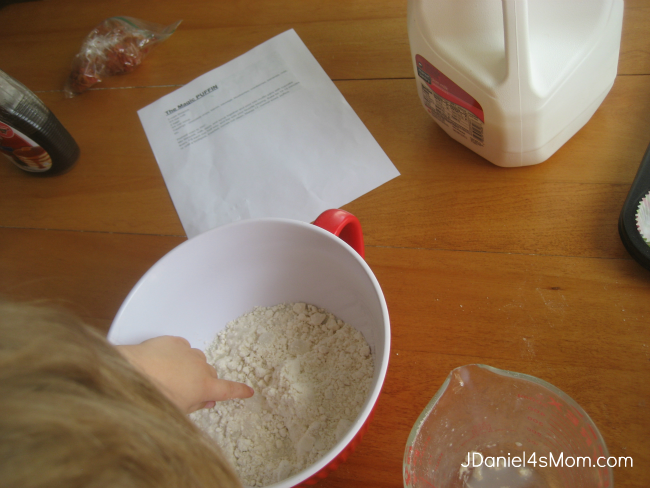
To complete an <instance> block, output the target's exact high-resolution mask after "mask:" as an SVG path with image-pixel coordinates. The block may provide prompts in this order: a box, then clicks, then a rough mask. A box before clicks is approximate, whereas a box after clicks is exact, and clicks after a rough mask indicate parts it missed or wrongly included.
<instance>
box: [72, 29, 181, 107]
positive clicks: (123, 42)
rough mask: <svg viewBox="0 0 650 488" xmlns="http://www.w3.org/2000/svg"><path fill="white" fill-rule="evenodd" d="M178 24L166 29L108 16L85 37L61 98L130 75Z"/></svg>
mask: <svg viewBox="0 0 650 488" xmlns="http://www.w3.org/2000/svg"><path fill="white" fill-rule="evenodd" d="M180 23H181V21H180V20H179V21H177V22H174V23H173V24H170V25H168V26H163V25H159V24H154V23H152V22H146V21H142V20H138V19H134V18H132V17H110V18H108V19H106V20H104V21H103V22H102V23H101V24H99V25H98V26H96V27H95V28H94V29H93V30H92V31H90V34H88V36H86V38H85V39H84V42H83V44H82V45H81V50H80V51H79V53H78V54H77V55H76V56H75V58H74V60H73V62H72V71H71V72H70V76H69V77H68V80H67V81H66V84H65V88H64V91H65V95H66V97H68V98H72V97H74V96H75V95H79V94H81V93H83V92H85V91H86V90H88V88H90V87H91V86H93V85H94V84H95V83H99V82H100V81H102V80H103V79H104V78H106V77H108V76H113V75H119V74H124V73H130V72H131V71H133V70H134V69H135V68H137V67H138V66H140V64H141V63H142V60H143V59H144V57H145V56H146V55H147V54H148V53H149V52H150V51H151V49H152V48H153V47H154V46H156V45H157V44H160V43H161V42H162V41H164V40H165V39H167V38H168V37H169V36H171V35H172V34H173V33H174V31H175V30H176V28H177V27H178V25H179V24H180Z"/></svg>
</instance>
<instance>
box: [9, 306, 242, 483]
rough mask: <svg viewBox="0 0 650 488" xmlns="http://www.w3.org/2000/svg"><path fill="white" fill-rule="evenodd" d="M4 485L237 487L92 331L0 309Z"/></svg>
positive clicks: (32, 309) (49, 312) (206, 446)
mask: <svg viewBox="0 0 650 488" xmlns="http://www.w3.org/2000/svg"><path fill="white" fill-rule="evenodd" d="M0 439H1V442H0V479H1V480H2V485H3V487H7V488H9V487H16V488H18V487H20V488H30V487H48V488H56V487H61V488H63V487H65V488H74V487H109V486H110V487H113V486H115V487H120V488H122V487H124V488H129V487H149V486H150V487H156V488H160V487H188V488H189V487H206V488H207V487H210V488H217V487H222V488H231V487H239V486H241V485H240V483H239V481H238V480H237V477H236V475H235V474H234V472H233V470H232V469H231V468H230V466H228V464H227V463H226V461H225V460H224V458H223V457H222V455H221V453H220V452H219V450H218V448H217V447H216V446H215V445H214V444H213V443H212V442H211V441H210V440H209V439H208V438H207V437H206V436H204V435H203V434H202V433H201V432H200V431H199V430H198V429H197V428H196V427H195V426H194V424H192V422H191V421H190V420H189V419H188V418H187V417H186V416H185V415H184V414H183V413H182V412H181V411H180V410H178V409H177V408H176V407H175V406H174V405H173V404H172V403H171V402H170V401H169V400H167V399H166V398H165V397H164V396H163V394H162V393H160V392H159V391H158V390H157V389H156V388H155V387H154V386H153V385H152V384H151V383H150V382H149V381H148V380H147V379H146V378H145V377H144V376H142V375H141V374H139V373H138V372H137V371H136V370H135V369H134V368H133V367H131V365H130V364H129V363H128V362H127V361H126V360H125V359H124V358H123V357H122V356H121V355H120V354H119V353H118V352H117V351H116V350H115V349H114V348H113V347H112V346H111V345H110V344H108V342H107V341H106V340H105V339H104V338H103V337H102V336H101V335H100V334H99V333H97V332H96V331H94V330H93V329H91V328H89V327H87V326H85V325H84V324H83V323H82V322H81V321H79V320H78V319H76V318H75V317H73V316H71V315H69V314H67V313H65V312H62V311H58V310H55V309H51V308H43V307H37V306H34V305H24V304H22V305H19V304H9V303H0Z"/></svg>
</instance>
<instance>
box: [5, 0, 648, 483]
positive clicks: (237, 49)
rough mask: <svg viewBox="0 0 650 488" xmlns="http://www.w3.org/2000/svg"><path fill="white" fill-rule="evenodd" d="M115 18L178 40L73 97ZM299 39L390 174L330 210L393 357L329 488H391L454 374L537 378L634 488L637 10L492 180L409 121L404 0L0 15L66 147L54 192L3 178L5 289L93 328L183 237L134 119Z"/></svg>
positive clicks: (637, 450)
mask: <svg viewBox="0 0 650 488" xmlns="http://www.w3.org/2000/svg"><path fill="white" fill-rule="evenodd" d="M114 15H129V16H132V17H136V18H140V19H146V20H149V21H153V22H158V23H161V24H169V23H172V22H173V21H175V20H178V19H183V23H182V24H181V26H180V28H179V29H178V30H177V32H176V33H175V34H174V35H173V36H172V37H171V38H170V39H169V40H168V41H166V42H165V43H163V44H162V45H161V46H160V47H158V48H157V50H156V51H154V52H153V53H152V54H151V55H150V56H149V57H148V58H147V59H146V60H145V62H144V64H143V65H142V66H141V67H139V68H138V69H137V70H136V71H135V72H134V73H132V74H129V75H126V76H122V77H113V78H109V79H107V80H106V81H104V82H103V83H101V84H99V85H97V89H95V90H92V91H90V92H88V93H86V94H84V95H82V96H79V97H76V98H74V99H64V97H63V94H62V87H63V83H64V80H65V79H66V77H67V75H68V72H69V66H70V61H71V59H72V57H73V56H74V54H75V53H76V52H77V51H78V49H79V47H80V44H81V41H82V39H83V38H84V37H85V35H86V34H87V33H88V32H89V31H90V30H91V29H92V28H93V27H94V26H95V25H96V24H98V23H99V22H100V21H102V20H103V19H105V18H107V17H111V16H114ZM290 28H294V29H295V30H296V32H297V33H298V35H299V36H300V37H301V38H302V40H303V41H304V42H305V44H306V45H307V47H308V48H309V49H310V50H311V52H312V53H313V54H314V56H315V57H316V59H317V60H318V61H319V63H320V64H321V65H322V67H323V68H324V70H325V71H326V72H327V74H328V75H329V76H330V77H331V78H332V79H333V80H334V82H335V83H336V85H337V87H338V88H339V89H340V91H341V92H342V93H343V95H344V96H345V98H346V99H347V100H348V101H349V103H350V104H351V105H352V107H353V108H354V110H355V111H356V112H357V114H358V115H359V117H360V118H361V119H362V121H363V122H364V123H365V124H366V126H367V127H368V129H369V130H370V132H371V133H372V134H373V135H374V137H375V138H376V139H377V141H378V142H379V144H380V145H381V147H382V148H383V149H384V150H385V152H386V153H387V154H388V156H389V157H390V158H391V160H392V161H393V163H394V164H395V165H396V166H397V168H398V170H399V171H400V172H401V176H399V177H398V178H396V179H394V180H392V181H390V182H389V183H387V184H385V185H383V186H381V187H379V188H377V189H376V190H374V191H372V192H370V193H368V194H366V195H364V196H362V197H361V198H359V199H357V200H355V201H354V202H352V203H350V204H349V205H346V206H345V208H346V209H347V210H349V211H351V212H353V213H354V214H356V215H357V216H358V217H359V219H360V220H361V222H362V225H363V227H364V232H365V239H366V245H367V248H366V256H367V261H368V263H369V265H370V267H371V268H372V269H373V271H374V272H375V274H376V276H377V278H378V280H379V282H380V284H381V286H382V288H383V291H384V293H385V296H386V300H387V302H388V307H389V311H390V316H391V324H392V340H393V343H392V351H391V363H390V367H389V371H388V375H387V378H386V383H385V387H384V392H383V395H382V397H381V399H380V402H379V404H378V406H377V409H376V416H375V420H374V422H373V423H372V424H371V427H370V430H369V432H368V433H367V435H366V437H365V438H364V441H363V442H362V443H361V445H360V446H359V448H358V449H357V450H356V452H355V453H354V454H353V455H352V456H351V457H350V459H349V460H348V461H347V462H346V463H345V464H343V465H342V466H341V467H340V468H339V470H338V471H337V472H335V473H334V474H332V475H331V476H330V477H329V478H327V479H326V480H323V481H322V482H321V483H320V486H321V487H323V488H326V487H350V488H351V487H359V486H368V487H375V488H380V487H400V486H402V459H403V454H404V446H405V443H406V439H407V437H408V434H409V432H410V429H411V427H412V425H413V423H414V421H415V420H416V418H417V416H418V415H419V413H420V412H421V410H422V409H423V408H424V406H425V405H426V404H427V403H428V401H429V400H430V399H431V397H432V396H433V394H434V393H435V392H436V391H437V389H438V388H439V387H440V385H441V384H442V382H443V381H444V379H445V377H446V376H447V374H448V373H449V371H450V370H451V369H453V368H455V367H457V366H460V365H463V364H469V363H477V362H478V363H486V364H490V365H492V366H495V367H498V368H504V369H508V370H513V371H519V372H522V373H528V374H531V375H534V376H537V377H540V378H542V379H544V380H547V381H549V382H551V383H553V384H554V385H556V386H557V387H559V388H560V389H562V390H564V391H565V392H566V393H568V394H569V395H570V396H572V397H573V398H574V399H575V400H576V401H577V402H578V403H579V404H580V405H581V406H582V407H583V408H584V409H585V410H586V411H587V412H588V413H589V415H590V416H591V417H592V418H593V420H594V421H595V423H596V424H597V425H598V427H599V429H600V431H601V433H602V435H603V437H604V438H605V440H606V442H607V445H608V447H609V450H610V453H611V455H613V456H617V457H618V456H631V457H632V458H633V461H634V467H633V468H630V467H628V468H616V469H615V470H614V471H615V479H616V484H617V485H618V486H625V487H640V488H641V487H643V488H647V487H648V486H650V441H649V440H650V415H649V414H648V409H649V407H650V380H649V378H650V299H649V297H650V272H648V271H647V270H645V269H643V268H642V267H641V266H640V265H639V264H637V263H636V262H635V261H634V260H632V259H631V257H630V256H629V254H628V253H627V252H626V250H625V249H624V247H623V245H622V244H621V241H620V238H619V235H618V232H617V220H618V216H619V212H620V210H621V207H622V205H623V202H624V200H625V197H626V195H627V192H628V190H629V188H630V184H631V183H632V180H633V178H634V175H635V173H636V170H637V168H638V166H639V163H640V161H641V157H642V155H643V153H644V151H645V149H646V146H647V145H648V143H649V142H650V35H649V32H650V0H628V1H626V3H625V19H624V32H623V39H622V46H621V54H620V62H619V76H618V78H617V80H616V82H615V84H614V87H613V89H612V91H611V92H610V94H609V95H608V96H607V98H606V99H605V101H604V103H603V104H602V106H601V107H600V108H599V110H598V111H597V112H596V114H595V115H594V116H593V118H592V119H591V120H590V122H589V123H588V124H587V125H586V126H585V127H584V128H583V129H582V130H581V131H580V132H579V133H578V134H576V135H575V136H574V137H573V138H572V139H571V140H569V141H568V142H567V143H566V144H565V145H564V146H563V147H562V148H561V149H560V150H559V151H558V152H557V153H556V154H555V155H554V156H552V157H551V158H550V159H549V160H548V161H546V162H544V163H543V164H540V165H537V166H533V167H526V168H518V169H503V168H499V167H496V166H494V165H492V164H490V163H488V162H487V161H485V160H483V159H481V158H480V157H478V156H477V155H475V154H474V153H472V152H471V151H469V150H468V149H466V148H465V147H463V146H461V145H460V144H458V143H456V142H454V141H452V140H451V139H450V138H449V137H448V136H447V135H446V134H445V133H444V132H443V131H442V130H441V129H440V128H438V126H437V125H435V123H434V122H433V121H432V120H431V119H430V118H429V116H428V115H427V114H426V113H425V111H424V110H423V109H422V107H421V106H420V102H419V100H418V97H417V94H416V90H415V82H414V76H413V72H412V68H411V61H410V52H409V45H408V37H407V26H406V1H405V0H399V1H397V0H372V1H371V0H347V1H345V2H336V1H320V2H304V1H299V0H273V1H265V2H225V1H224V2H217V1H214V0H186V1H183V2H180V1H173V0H159V1H156V2H153V1H141V2H134V1H129V0H110V1H109V0H93V1H92V2H89V1H85V0H41V1H36V2H26V3H18V4H13V5H9V6H6V7H4V8H2V9H0V46H2V49H1V50H0V67H1V68H2V69H3V70H5V71H6V72H7V73H9V74H10V75H12V76H14V77H15V78H17V79H18V80H20V81H21V82H22V83H24V84H25V85H27V86H28V87H30V88H31V89H32V90H34V91H36V92H37V94H38V95H39V96H40V97H41V98H42V99H43V101H44V102H45V103H46V104H47V105H48V106H49V107H50V108H51V109H52V110H53V111H54V113H55V114H56V115H57V116H58V118H59V119H60V120H61V121H62V122H63V124H64V125H65V126H66V127H67V128H68V129H69V131H70V132H71V133H72V134H73V136H74V137H75V138H76V140H77V141H78V143H79V145H80V146H81V150H82V156H81V158H80V160H79V162H78V164H77V166H76V167H75V168H74V169H73V170H72V171H71V172H69V173H68V174H66V175H64V176H60V177H55V178H49V179H39V178H34V177H31V176H30V175H29V174H26V173H24V172H22V171H20V170H19V169H17V168H16V167H14V166H13V165H11V164H9V163H7V164H0V294H2V295H4V296H6V297H9V298H13V299H21V300H22V299H49V300H53V301H56V302H58V303H62V304H64V305H66V306H67V307H69V308H70V309H72V310H73V311H75V312H77V313H79V314H81V315H82V316H83V317H84V318H85V319H86V320H87V321H88V322H90V323H91V324H93V325H94V326H96V327H98V328H99V329H101V330H102V331H106V330H107V329H108V327H109V325H110V323H111V320H112V318H113V317H114V315H115V313H116V311H117V309H118V307H119V306H120V304H121V302H122V300H123V299H124V298H125V296H126V295H127V293H128V292H129V290H130V289H131V287H132V286H133V285H134V284H135V283H136V281H137V280H138V279H139V278H140V276H141V275H142V274H143V273H144V272H145V271H146V270H147V269H148V268H149V267H150V266H151V265H153V264H154V263H155V262H156V261H157V260H158V259H159V258H160V257H161V256H163V255H164V254H165V253H166V252H167V251H169V250H170V249H172V248H174V247H175V246H177V245H179V244H181V243H182V242H183V241H185V240H186V237H185V234H184V232H183V228H182V227H181V224H180V221H179V219H178V216H177V214H176V211H175V210H174V206H173V204H172V202H171V199H170V197H169V195H168V192H167V190H166V187H165V184H164V181H163V179H162V176H161V174H160V171H159V169H158V166H157V164H156V161H155V159H154V156H153V154H152V152H151V149H150V147H149V144H148V142H147V139H146V137H145V134H144V131H143V129H142V126H141V124H140V122H139V119H138V117H137V114H136V111H137V110H138V109H140V108H142V107H144V106H145V105H147V104H149V103H151V102H153V101H155V100H157V99H158V98H160V97H161V96H163V95H165V94H167V93H169V92H171V91H173V90H174V89H176V88H177V87H179V86H181V85H183V84H185V83H187V82H189V81H190V80H192V79H194V78H196V77H197V76H199V75H201V74H203V73H205V72H207V71H209V70H211V69H212V68H215V67H217V66H219V65H221V64H223V63H225V62H227V61H229V60H231V59H233V58H234V57H236V56H238V55H240V54H243V53H244V52H246V51H248V50H249V49H251V48H253V47H254V46H256V45H258V44H260V43H262V42H263V41H265V40H267V39H269V38H271V37H272V36H274V35H276V34H279V33H281V32H283V31H285V30H287V29H290Z"/></svg>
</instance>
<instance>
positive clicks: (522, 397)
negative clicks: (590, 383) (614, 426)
mask: <svg viewBox="0 0 650 488" xmlns="http://www.w3.org/2000/svg"><path fill="white" fill-rule="evenodd" d="M608 457H609V454H608V451H607V447H606V445H605V442H604V441H603V438H602V437H601V435H600V433H599V432H598V429H597V428H596V426H595V425H594V423H593V422H592V420H591V419H590V418H589V416H588V415H587V413H586V412H585V411H584V410H583V409H582V408H581V407H580V406H579V405H578V404H577V403H576V402H575V401H574V400H572V399H571V398H570V397H569V396H568V395H566V394H565V393H564V392H562V391H561V390H559V389H558V388H556V387H554V386H553V385H551V384H550V383H547V382H546V381H543V380H540V379H538V378H535V377H533V376H528V375H525V374H521V373H513V372H510V371H504V370H500V369H496V368H492V367H490V366H485V365H480V364H472V365H467V366H461V367H459V368H456V369H454V370H453V371H452V372H451V373H450V374H449V376H448V377H447V379H446V380H445V382H444V384H443V385H442V387H441V388H440V389H439V390H438V392H437V393H436V394H435V396H434V397H433V399H432V400H431V401H430V402H429V404H428V405H427V406H426V408H425V409H424V411H423V412H422V414H420V417H419V418H418V419H417V421H416V422H415V425H414V426H413V429H412V430H411V434H410V436H409V438H408V441H407V443H406V450H405V453H404V466H403V475H404V486H405V488H425V487H426V488H503V487H508V488H546V487H553V488H556V487H557V488H577V487H580V488H597V487H598V488H610V487H613V486H614V480H613V475H612V470H611V468H609V467H608V466H607V458H608ZM601 466H602V467H601Z"/></svg>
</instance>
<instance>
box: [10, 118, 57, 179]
mask: <svg viewBox="0 0 650 488" xmlns="http://www.w3.org/2000/svg"><path fill="white" fill-rule="evenodd" d="M0 153H3V154H4V155H5V156H7V157H8V158H9V159H10V160H11V161H12V162H13V163H14V164H15V165H16V166H18V167H19V168H21V169H23V170H25V171H30V172H34V173H38V172H42V171H47V170H49V169H50V168H51V167H52V158H50V155H49V154H48V153H47V151H45V149H43V148H42V147H41V146H39V145H38V144H36V143H35V142H34V141H33V140H31V139H30V138H29V137H27V136H26V135H25V134H23V133H22V132H20V131H19V130H17V129H15V128H13V127H11V126H10V125H8V124H4V123H2V122H0Z"/></svg>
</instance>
